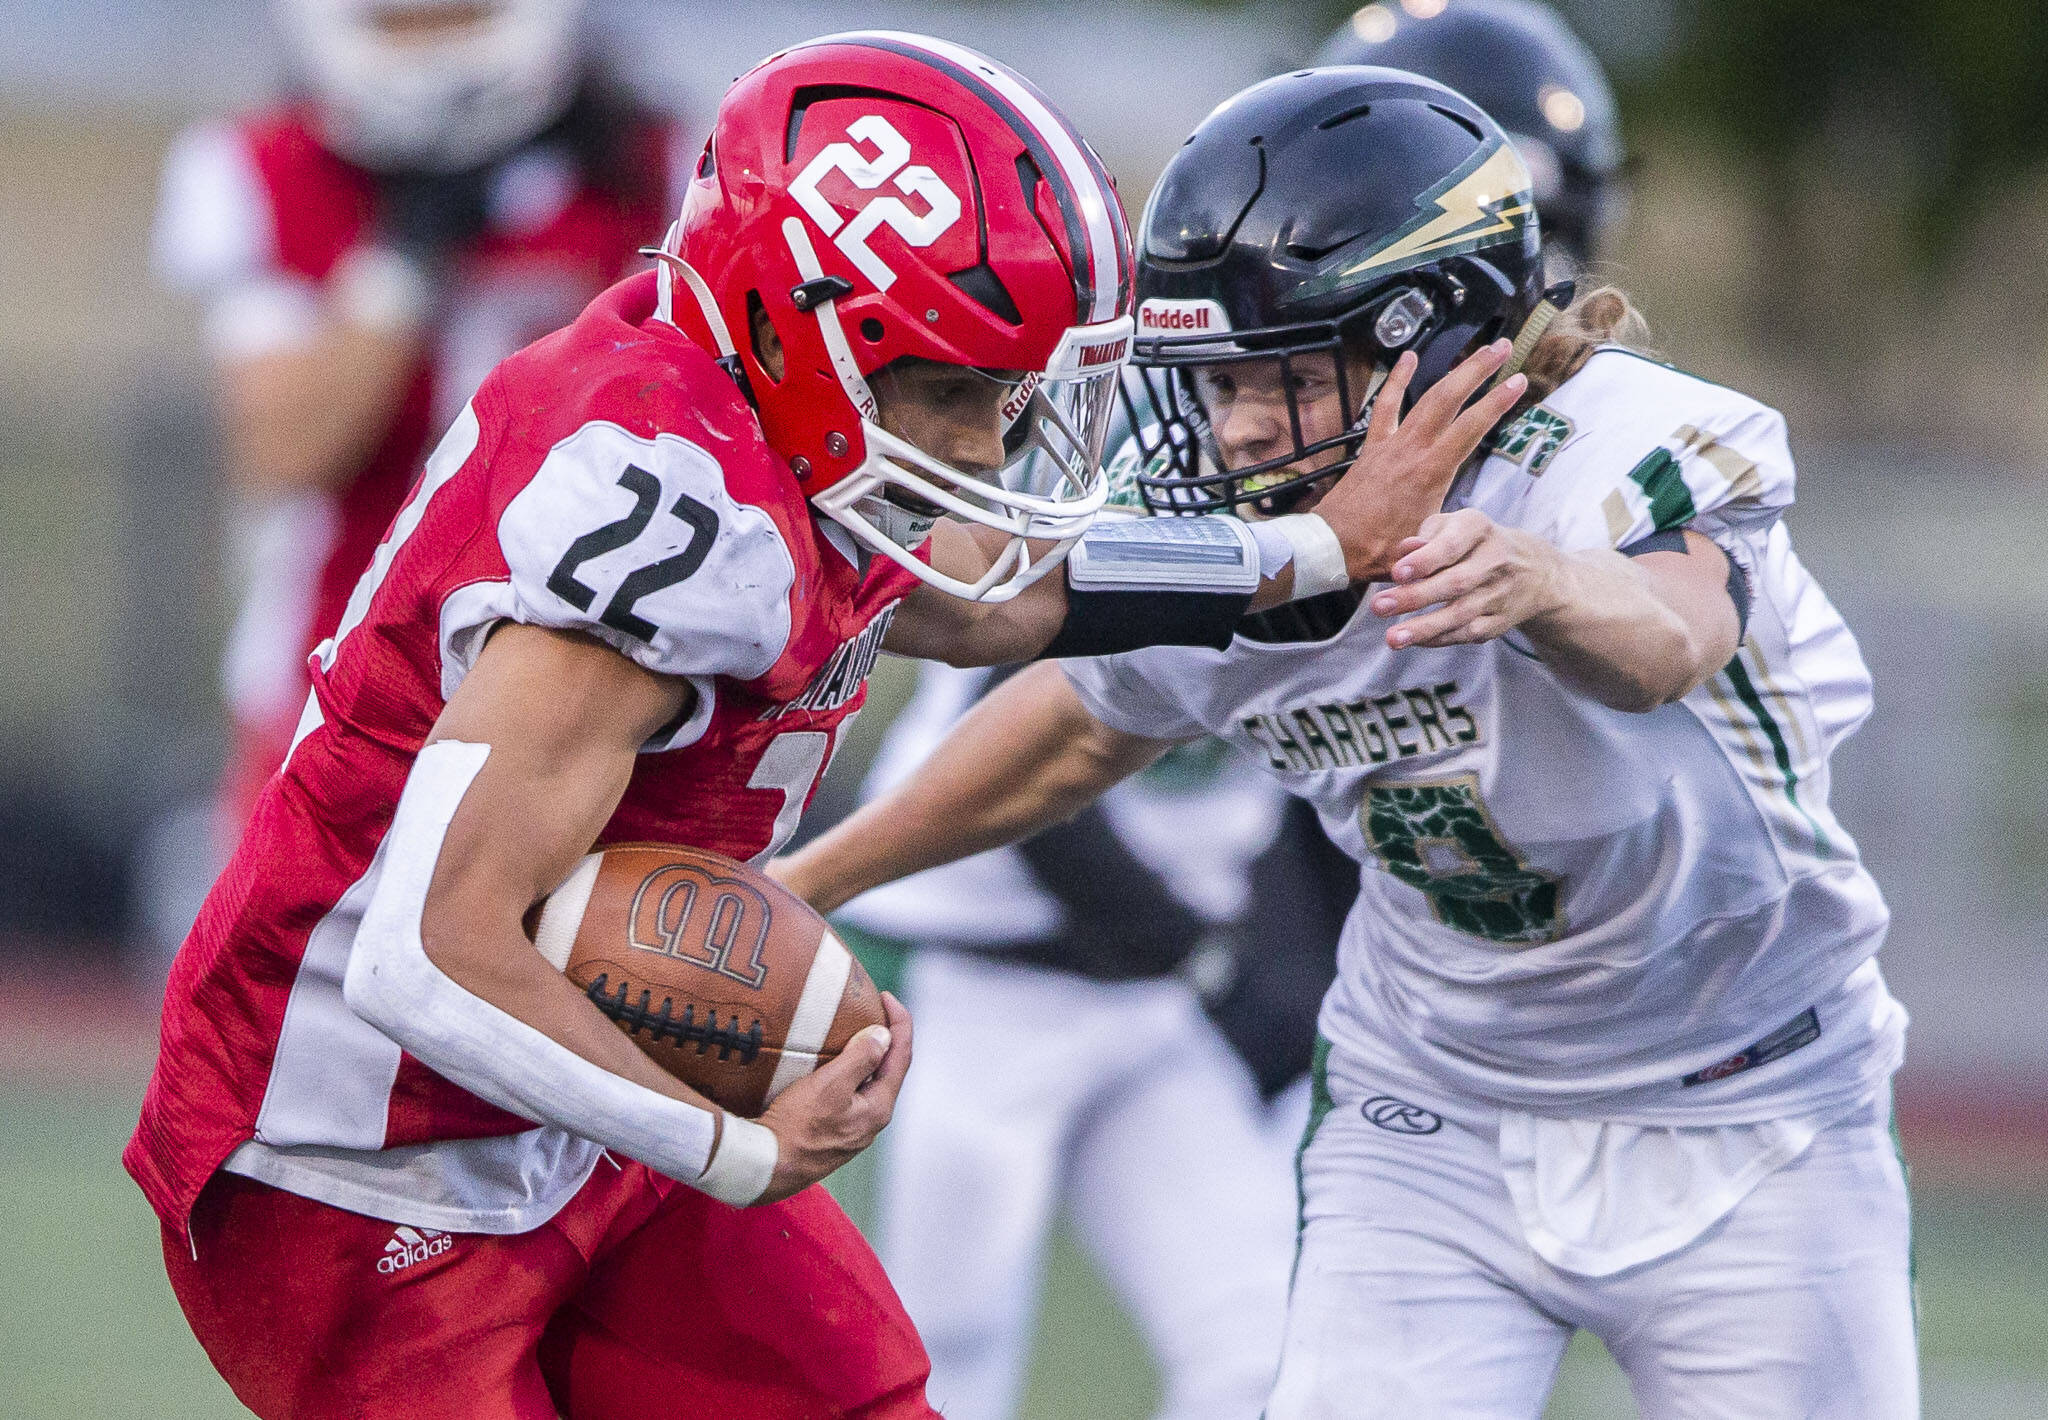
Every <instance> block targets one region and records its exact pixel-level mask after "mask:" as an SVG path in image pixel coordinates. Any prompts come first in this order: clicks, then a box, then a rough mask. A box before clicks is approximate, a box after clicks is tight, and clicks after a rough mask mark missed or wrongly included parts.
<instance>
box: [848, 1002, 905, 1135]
mask: <svg viewBox="0 0 2048 1420" xmlns="http://www.w3.org/2000/svg"><path fill="white" fill-rule="evenodd" d="M882 1016H883V1018H884V1019H885V1020H887V1021H888V1023H889V1024H888V1025H887V1026H885V1027H877V1026H869V1027H868V1029H869V1030H871V1031H872V1030H877V1029H881V1030H886V1031H887V1032H888V1034H889V1049H888V1051H887V1052H886V1053H885V1054H884V1055H883V1057H882V1059H881V1061H880V1062H879V1063H878V1064H877V1065H876V1067H875V1069H874V1070H873V1071H872V1072H871V1074H870V1076H869V1078H868V1079H867V1080H866V1081H865V1082H864V1083H863V1084H862V1085H861V1087H860V1093H861V1095H862V1096H863V1097H864V1098H868V1099H873V1100H875V1101H876V1102H877V1103H879V1104H880V1105H881V1106H882V1112H883V1113H882V1122H883V1123H885V1124H886V1123H887V1122H888V1116H889V1115H890V1114H892V1113H894V1111H895V1109H896V1094H897V1091H899V1090H901V1089H902V1088H903V1079H904V1076H906V1075H908V1074H909V1073H910V1049H911V1042H910V1037H911V1026H910V1012H909V1011H907V1010H905V1009H904V1007H903V1003H902V1002H901V1001H898V1000H897V999H896V998H895V997H894V996H892V995H891V994H890V993H888V992H887V991H884V992H883V993H882ZM878 1127H879V1126H878Z"/></svg>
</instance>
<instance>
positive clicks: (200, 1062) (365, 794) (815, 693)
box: [124, 273, 918, 1230]
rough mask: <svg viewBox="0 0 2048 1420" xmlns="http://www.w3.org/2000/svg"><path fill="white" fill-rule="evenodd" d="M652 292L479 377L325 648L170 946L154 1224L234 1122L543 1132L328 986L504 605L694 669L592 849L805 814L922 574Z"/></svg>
mask: <svg viewBox="0 0 2048 1420" xmlns="http://www.w3.org/2000/svg"><path fill="white" fill-rule="evenodd" d="M656 312H657V281H656V277H655V276H654V274H652V273H648V274H644V275H640V276H635V277H631V278H629V279H627V280H626V281H624V282H621V283H620V284H619V285H618V286H616V287H614V288H612V289H611V290H610V291H608V292H606V293H605V294H604V295H603V296H601V297H600V298H599V299H598V300H597V301H595V302H594V303H592V305H591V306H590V307H589V308H588V309H587V310H586V311H585V312H584V314H583V315H582V316H581V317H580V318H579V319H578V320H577V321H576V322H575V324H573V325H571V326H569V327H568V328H566V329H564V330H562V331H559V332H557V333H556V334H554V335H551V336H549V337H547V338H546V339H544V340H541V341H540V342H538V343H536V344H535V345H532V346H530V347H528V348H527V349H526V350H523V351H521V352H520V353H519V354H518V355H516V356H514V357H513V358H512V359H510V360H507V361H506V362H505V363H504V364H503V365H501V366H499V367H498V369H497V370H496V371H494V372H493V373H492V375H491V376H490V377H489V378H488V379H487V380H486V381H485V382H484V384H483V386H482V387H481V388H480V389H479V390H478V391H477V393H476V396H475V398H474V399H473V400H472V401H471V402H470V405H469V406H468V407H467V408H466V409H465V410H464V411H463V413H462V415H461V416H460V417H459V418H458V419H457V420H456V422H455V425H454V426H453V428H451V429H450V430H449V432H448V434H447V436H446V437H445V438H443V439H442V441H441V443H440V445H439V446H438V447H437V448H436V449H435V451H434V452H433V454H432V456H431V457H430V458H429V459H428V460H427V463H426V471H425V473H424V475H423V476H422V478H421V479H420V481H419V483H418V484H417V485H416V487H415V488H414V490H413V492H412V494H411V496H410V497H409V498H408V499H407V500H406V502H405V504H404V506H403V508H402V509H401V510H400V511H399V514H398V516H397V518H396V520H395V521H394V522H393V523H392V525H391V528H390V531H389V532H388V534H387V535H386V536H385V538H384V541H383V542H382V544H380V545H379V546H378V548H377V550H376V554H375V556H374V557H373V558H372V559H371V562H370V566H369V569H368V570H367V571H366V572H365V573H364V574H363V576H362V578H361V580H360V581H358V582H357V583H356V586H355V588H354V590H353V592H352V593H351V595H350V597H349V599H348V604H347V607H346V609H345V610H344V611H343V613H342V614H341V616H340V619H339V624H338V628H337V630H336V633H335V635H334V637H333V638H332V639H331V640H330V641H329V642H327V643H324V644H323V645H322V646H321V648H320V650H319V651H318V653H317V654H316V656H315V658H314V669H313V694H312V696H311V698H310V699H309V701H308V702H307V706H306V710H305V715H304V718H303V719H302V721H301V723H300V728H299V737H298V740H297V743H296V745H295V747H294V748H293V750H292V753H291V756H290V758H289V760H288V761H287V763H286V765H285V768H284V770H283V772H282V773H280V774H279V775H278V776H276V777H275V778H274V779H273V780H272V781H271V783H270V784H269V786H268V787H267V788H266V789H265V791H264V793H263V795H262V797H261V798H260V799H259V800H258V802H257V806H256V811H255V814H254V816H253V818H252V820H251V822H250V825H249V828H248V831H247V833H246V834H245V835H244V837H243V839H242V842H241V845H240V847H239V848H238V850H237V851H236V853H235V855H234V858H233V859H232V860H231V861H230V863H229V865H228V867H227V870H226V871H225V872H224V873H223V874H222V876H221V878H220V880H219V881H218V882H217V883H216V884H215V885H214V888H213V892H212V894H211V895H210V896H209V897H208V899H207V901H206V905H205V907H204V908H203V909H202V911H201V912H200V915H199V920H198V922H197V923H196V924H195V925H194V927H193V929H192V933H191V936H190V937H189V938H188V939H187V940H186V942H185V945H184V947H183V949H182V950H181V951H180V953H179V955H178V959H177V961H176V963H175V964H174V966H173V968H172V971H171V978H170V984H169V987H168V991H167V997H166V1001H165V1008H164V1024H163V1041H162V1046H161V1050H160V1054H159V1057H158V1061H157V1067H156V1071H155V1074H154V1076H153V1077H152V1079H151V1081H150V1086H149V1091H148V1094H147V1096H146V1097H145V1100H144V1103H143V1110H142V1120H141V1124H140V1125H139V1127H138V1128H137V1130H136V1133H135V1137H134V1138H133V1140H131V1141H130V1143H129V1146H128V1149H127V1152H126V1154H125V1155H124V1161H125V1162H126V1164H127V1166H128V1169H129V1171H130V1172H131V1173H132V1174H134V1176H135V1177H136V1179H137V1181H138V1182H139V1183H140V1184H141V1185H142V1188H143V1191H144V1192H145V1193H146V1194H148V1196H149V1199H150V1202H151V1204H152V1205H153V1206H154V1207H155V1208H156V1210H157V1212H158V1214H159V1215H160V1216H161V1217H162V1218H163V1219H164V1221H165V1222H166V1223H167V1224H169V1225H170V1226H171V1227H173V1228H175V1229H179V1230H182V1229H183V1227H184V1226H185V1219H186V1217H187V1215H188V1214H189V1212H190V1210H191V1206H192V1203H193V1200H194V1199H195V1198H196V1197H197V1196H198V1194H199V1191H200V1189H201V1187H202V1186H203V1185H204V1184H205V1183H206V1180H207V1179H208V1177H209V1176H210V1175H211V1174H212V1173H213V1171H214V1170H215V1169H216V1168H217V1167H218V1166H219V1165H220V1164H221V1162H222V1160H223V1159H225V1158H226V1157H227V1155H228V1154H229V1153H230V1152H232V1151H233V1150H235V1149H236V1148H237V1147H238V1146H239V1145H240V1144H242V1143H243V1142H244V1141H246V1140H249V1139H252V1138H254V1139H257V1140H259V1141H261V1142H262V1143H263V1144H265V1145H269V1146H277V1147H291V1146H300V1145H319V1146H323V1147H326V1148H332V1149H345V1150H359V1151H360V1150H383V1149H389V1148H392V1147H395V1146H398V1145H405V1144H416V1143H422V1142H427V1141H434V1140H450V1139H466V1138H479V1137H483V1136H490V1135H503V1134H510V1133H515V1132H519V1131H524V1130H528V1129H531V1128H532V1127H533V1126H532V1125H531V1124H530V1123H529V1121H527V1120H524V1119H521V1118H518V1117H516V1116H514V1115H511V1114H508V1113H506V1112H505V1111H503V1110H500V1109H498V1108H497V1107H496V1106H493V1105H491V1104H488V1103H486V1102H485V1101H483V1100H480V1099H478V1098H476V1097H475V1096H474V1095H471V1094H469V1093H468V1092H467V1091H464V1090H462V1089H460V1088H459V1087H457V1086H455V1085H454V1084H452V1083H450V1082H449V1081H447V1080H445V1079H443V1078H441V1077H440V1076H439V1075H436V1074H435V1073H434V1072H433V1071H431V1070H429V1069H428V1068H427V1067H426V1066H425V1065H423V1064H421V1063H420V1062H419V1061H418V1060H416V1059H414V1058H412V1057H410V1056H408V1055H406V1054H405V1053H404V1052H403V1051H401V1050H400V1049H399V1047H398V1046H397V1045H396V1044H395V1043H394V1042H392V1041H391V1040H390V1039H389V1038H388V1037H386V1036H384V1035H383V1034H382V1033H381V1032H379V1031H378V1030H376V1029H375V1028H374V1027H372V1026H370V1025H369V1024H367V1023H366V1022H364V1021H363V1020H361V1019H360V1018H358V1017H357V1016H356V1015H354V1013H352V1012H351V1011H350V1010H349V1009H348V1007H347V1005H346V1004H345V1003H344V1001H343V999H342V978H343V975H344V973H345V971H346V970H347V965H348V959H349V955H350V952H351V950H352V948H353V944H354V936H355V930H356V927H357V925H358V923H359V921H360V918H361V914H362V911H363V908H364V907H365V905H366V904H367V903H368V901H369V899H370V897H371V895H372V893H373V891H374V889H375V884H376V878H377V873H378V861H379V860H378V853H379V845H380V843H381V842H382V841H383V838H384V835H385V832H386V830H387V829H388V828H389V826H390V823H391V819H392V816H393V813H394V811H395V810H396V807H397V804H398V798H399V794H400V792H401V790H402V789H403V787H404V784H405V780H406V776H407V774H408V773H409V771H410V769H411V765H412V760H413V757H414V755H415V754H417V753H418V751H419V749H420V746H421V745H422V743H423V742H424V741H425V739H426V736H427V734H428V732H429V731H430V730H431V729H432V727H433V725H434V721H435V719H436V718H437V717H438V716H439V714H440V712H441V708H442V706H443V704H444V703H445V701H446V700H447V698H448V696H449V695H450V694H452V693H453V691H454V690H455V688H456V686H457V685H459V684H460V683H461V680H462V678H463V676H464V675H465V674H466V673H467V671H468V669H469V667H470V666H471V665H472V664H473V663H474V660H475V657H476V655H477V653H478V652H479V651H480V650H481V649H482V645H483V642H484V640H485V637H486V635H487V634H488V632H489V629H490V628H491V626H493V625H494V624H496V623H497V622H499V621H502V620H513V621H519V622H524V623H528V624H532V625H539V626H550V627H559V628H568V629H574V630H577V631H581V632H584V633H586V634H588V635H591V636H594V637H597V638H599V639H601V640H603V641H605V642H607V643H608V644H610V645H611V646H613V647H614V648H616V649H617V650H618V651H619V652H620V653H621V654H623V655H626V656H628V657H630V658H631V659H632V660H634V661H635V662H637V663H638V664H640V665H642V666H645V667H646V668H647V669H649V670H652V671H655V672H657V673H660V674H665V675H676V676H683V677H686V678H688V679H689V681H690V682H691V684H692V685H693V687H694V688H695V689H696V692H697V694H696V699H695V702H694V706H693V708H692V710H691V711H690V713H689V715H688V716H687V718H685V719H684V720H682V721H681V722H680V723H677V724H675V725H672V726H669V727H667V728H665V729H664V730H663V732H662V733H661V734H660V735H659V736H658V737H657V738H656V740H655V741H653V742H651V743H650V744H648V745H647V746H646V747H645V748H644V749H643V750H642V752H641V757H640V760H639V763H638V765H637V767H636V768H635V770H634V772H633V775H632V777H631V779H630V781H629V783H628V785H627V788H626V791H625V795H624V797H623V799H622V800H621V802H620V804H619V806H618V809H617V811H616V812H615V813H614V814H613V816H612V818H611V820H610V822H609V823H608V824H607V825H606V828H605V831H604V833H603V834H602V836H601V837H600V840H599V841H600V843H606V842H619V841H628V840H649V839H651V840H657V841H668V842H681V843H690V844H695V845H697V846H700V847H703V848H708V849H711V850H713V851H715V852H719V853H723V854H726V855H728V856H730V857H733V858H739V859H762V858H765V857H767V856H768V855H770V854H772V853H773V852H774V851H775V850H776V849H777V848H779V847H780V846H781V844H782V843H783V842H784V841H785V840H786V839H787V838H788V837H789V835H790V834H791V833H792V832H794V830H795V828H796V822H797V818H798V816H799V815H800V814H801V812H802V810H803V807H804V805H805V804H806V803H807V802H808V801H809V799H810V797H811V794H812V793H813V791H814V790H815V788H816V785H817V783H818V780H819V779H820V778H821V777H822V775H823V773H824V769H825V766H826V765H827V763H829V761H830V759H831V756H832V752H833V750H834V749H835V748H836V747H837V745H838V743H839V741H840V739H841V738H842V736H843V734H844V730H845V726H846V724H847V722H848V721H849V720H850V719H851V717H852V716H853V715H854V714H855V712H856V711H857V710H858V709H859V707H860V704H861V701H862V699H863V698H864V695H865V685H866V678H867V675H868V672H869V671H870V670H871V669H872V667H873V664H874V660H875V657H876V655H877V654H878V653H879V650H880V644H881V639H882V636H883V634H884V633H885V631H886V629H887V624H888V619H889V616H890V614H891V613H892V611H893V609H894V607H895V605H896V603H897V602H898V601H900V600H901V599H902V597H903V596H904V595H906V594H907V593H908V592H909V591H911V590H912V589H913V588H914V587H915V586H917V585H918V583H917V581H916V579H915V578H914V577H913V576H912V575H911V574H909V573H908V572H905V571H904V570H903V569H901V568H900V567H898V566H897V565H896V564H895V563H893V562H890V561H889V560H887V559H885V558H876V559H874V560H873V562H872V564H871V565H868V566H866V567H863V566H861V565H859V564H858V563H856V561H855V560H854V559H853V558H852V557H851V556H850V555H849V553H848V552H846V551H842V550H841V546H840V542H844V541H845V540H843V539H842V540H840V542H834V541H828V540H827V538H826V536H825V535H824V532H823V531H822V525H821V524H820V523H818V522H817V521H815V520H814V519H813V516H812V514H811V512H810V510H809V508H808V506H807V505H806V504H805V502H804V500H803V498H802V495H801V494H800V492H799V491H798V489H797V486H796V482H795V479H794V478H793V477H792V475H791V474H790V472H789V468H788V466H787V464H786V463H785V462H784V461H783V460H782V459H781V458H780V457H779V456H777V455H776V454H775V452H774V451H773V450H772V449H770V448H769V446H768V445H767V443H766V441H765V440H764V439H763V437H762V434H761V429H760V424H759V422H758V420H757V419H756V418H755V416H754V414H753V412H752V410H751V409H750V408H749V407H748V406H747V404H746V402H745V401H744V399H743V398H742V397H741V395H740V393H739V391H738V389H737V388H736V387H735V385H734V384H733V382H732V381H731V380H730V379H729V378H728V377H727V375H726V374H725V373H724V372H723V371H722V370H721V369H720V368H719V367H718V366H717V364H716V363H715V362H714V361H713V360H712V358H711V357H710V356H709V355H707V354H706V353H705V352H704V351H703V350H701V349H700V348H699V347H698V346H697V345H696V344H695V343H693V342H692V341H691V340H690V339H689V338H688V337H687V336H686V335H684V334H683V333H682V332H681V331H680V330H678V329H677V328H676V327H675V326H673V325H671V324H669V323H668V322H667V321H666V320H663V319H661V318H660V317H659V316H658V315H657V313H656ZM845 546H846V547H848V548H849V549H850V548H851V543H850V542H845Z"/></svg>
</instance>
